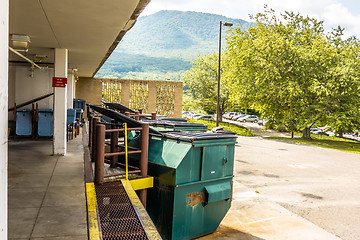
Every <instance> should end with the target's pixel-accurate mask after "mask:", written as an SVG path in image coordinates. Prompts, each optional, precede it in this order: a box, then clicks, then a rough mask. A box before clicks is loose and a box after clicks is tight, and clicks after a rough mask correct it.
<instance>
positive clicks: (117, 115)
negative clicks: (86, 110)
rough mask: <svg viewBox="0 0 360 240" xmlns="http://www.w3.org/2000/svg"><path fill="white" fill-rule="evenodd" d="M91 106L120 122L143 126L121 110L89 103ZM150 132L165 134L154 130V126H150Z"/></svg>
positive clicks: (132, 125) (130, 125) (131, 125)
mask: <svg viewBox="0 0 360 240" xmlns="http://www.w3.org/2000/svg"><path fill="white" fill-rule="evenodd" d="M89 107H90V108H91V109H93V110H94V111H96V112H98V113H101V114H102V115H105V116H107V117H109V118H111V119H114V120H115V121H117V122H120V123H125V122H126V123H127V124H128V126H129V127H141V123H140V122H138V121H136V120H134V119H132V118H129V117H127V116H126V115H124V114H121V113H119V112H115V111H113V110H110V109H105V108H102V107H98V106H94V105H91V104H89ZM149 132H150V133H155V134H158V135H163V134H162V133H160V132H158V131H156V130H154V129H153V128H151V127H150V128H149Z"/></svg>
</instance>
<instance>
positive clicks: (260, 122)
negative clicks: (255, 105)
mask: <svg viewBox="0 0 360 240" xmlns="http://www.w3.org/2000/svg"><path fill="white" fill-rule="evenodd" d="M268 121H269V119H262V120H259V121H258V124H259V126H265V124H266V123H267V122H268Z"/></svg>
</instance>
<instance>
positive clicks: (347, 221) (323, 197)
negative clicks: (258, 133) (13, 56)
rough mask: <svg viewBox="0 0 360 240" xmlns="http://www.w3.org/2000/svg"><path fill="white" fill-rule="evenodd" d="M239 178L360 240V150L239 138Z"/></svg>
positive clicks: (290, 207) (299, 212) (337, 231)
mask: <svg viewBox="0 0 360 240" xmlns="http://www.w3.org/2000/svg"><path fill="white" fill-rule="evenodd" d="M234 175H235V181H236V182H237V183H240V184H241V185H245V186H246V187H248V188H249V189H250V190H251V191H253V192H258V193H259V194H260V195H261V196H263V197H264V198H265V199H268V200H270V201H272V202H275V203H277V204H279V205H281V206H283V207H284V208H286V209H288V210H289V211H291V212H293V213H295V214H297V215H299V216H301V217H303V218H305V219H307V220H309V221H310V222H312V223H314V224H315V225H317V226H319V227H321V228H323V229H324V230H326V231H327V232H329V233H332V234H334V235H336V236H338V237H340V238H342V239H344V240H358V239H360V184H359V183H360V155H358V154H352V153H345V152H340V151H335V150H330V149H324V148H319V147H315V146H309V145H300V144H294V143H291V144H289V143H284V142H280V141H276V140H268V139H262V138H259V137H238V144H237V147H236V153H235V171H234Z"/></svg>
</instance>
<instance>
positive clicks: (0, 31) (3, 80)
mask: <svg viewBox="0 0 360 240" xmlns="http://www.w3.org/2000/svg"><path fill="white" fill-rule="evenodd" d="M0 6H1V7H0V239H8V236H7V225H8V224H7V222H8V221H7V216H8V210H7V203H8V197H7V196H8V193H7V187H8V182H7V181H8V177H7V170H8V150H7V149H8V138H7V132H8V119H7V110H8V51H9V50H8V45H9V43H8V38H9V28H8V26H9V1H8V0H0Z"/></svg>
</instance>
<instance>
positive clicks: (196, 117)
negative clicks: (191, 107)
mask: <svg viewBox="0 0 360 240" xmlns="http://www.w3.org/2000/svg"><path fill="white" fill-rule="evenodd" d="M204 115H205V114H201V113H197V114H194V115H192V116H191V118H192V119H199V117H201V116H204Z"/></svg>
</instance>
